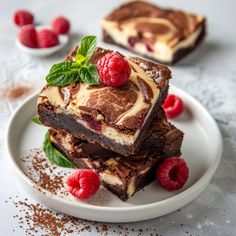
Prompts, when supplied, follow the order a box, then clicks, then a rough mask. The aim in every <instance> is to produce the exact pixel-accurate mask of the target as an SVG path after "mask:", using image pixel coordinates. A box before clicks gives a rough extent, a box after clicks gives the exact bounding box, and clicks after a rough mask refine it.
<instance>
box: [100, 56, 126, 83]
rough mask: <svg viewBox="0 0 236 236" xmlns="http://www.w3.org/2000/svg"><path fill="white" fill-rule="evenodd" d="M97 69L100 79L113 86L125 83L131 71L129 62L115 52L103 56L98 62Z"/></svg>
mask: <svg viewBox="0 0 236 236" xmlns="http://www.w3.org/2000/svg"><path fill="white" fill-rule="evenodd" d="M97 70H98V73H99V76H100V81H101V82H102V83H103V84H106V85H108V86H113V87H119V86H123V85H125V83H126V82H127V80H128V78H129V76H130V73H131V68H130V66H129V63H128V62H127V61H126V60H125V59H124V58H123V57H122V56H120V55H119V54H117V53H115V52H111V53H107V54H106V55H105V56H103V57H102V58H101V59H100V60H99V61H98V62H97Z"/></svg>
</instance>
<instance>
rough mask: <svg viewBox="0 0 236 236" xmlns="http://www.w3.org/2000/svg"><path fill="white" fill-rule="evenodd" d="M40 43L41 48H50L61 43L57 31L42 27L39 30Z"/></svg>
mask: <svg viewBox="0 0 236 236" xmlns="http://www.w3.org/2000/svg"><path fill="white" fill-rule="evenodd" d="M38 43H39V47H40V48H50V47H53V46H56V45H58V44H59V39H58V36H57V34H56V33H54V32H53V31H51V30H48V29H42V30H40V31H39V32H38Z"/></svg>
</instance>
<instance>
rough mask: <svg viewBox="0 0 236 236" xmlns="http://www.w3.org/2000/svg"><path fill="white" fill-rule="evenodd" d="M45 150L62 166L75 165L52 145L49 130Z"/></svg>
mask: <svg viewBox="0 0 236 236" xmlns="http://www.w3.org/2000/svg"><path fill="white" fill-rule="evenodd" d="M43 151H44V152H45V154H46V156H47V157H48V159H49V160H50V161H51V162H52V163H54V164H56V165H58V166H61V167H74V165H73V164H72V163H71V162H70V161H69V160H68V159H67V158H66V157H65V156H64V155H63V154H62V153H60V152H59V151H58V150H57V149H56V148H55V147H54V146H53V145H52V143H51V140H50V134H49V132H47V133H46V135H45V137H44V141H43Z"/></svg>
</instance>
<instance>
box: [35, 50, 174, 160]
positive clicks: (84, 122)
mask: <svg viewBox="0 0 236 236" xmlns="http://www.w3.org/2000/svg"><path fill="white" fill-rule="evenodd" d="M75 51H76V48H75V49H74V50H73V51H72V52H71V53H70V54H69V55H68V56H67V57H66V60H73V58H74V53H75ZM108 52H111V51H110V50H105V49H102V48H97V50H96V51H95V52H94V54H93V56H92V58H91V61H90V62H91V63H94V64H96V63H97V61H98V60H99V59H100V58H101V57H102V56H104V55H105V54H106V53H108ZM125 59H126V60H127V61H128V63H129V64H130V67H131V71H132V72H131V76H130V78H129V80H128V82H127V84H126V85H125V86H123V87H119V88H117V87H109V86H105V85H98V86H89V85H86V84H84V83H79V82H78V83H75V84H72V85H69V86H63V87H56V86H45V87H44V88H43V90H42V91H41V93H40V95H39V99H38V103H37V108H38V114H39V118H40V120H41V122H42V123H43V124H44V125H46V126H49V127H52V128H55V129H57V130H64V131H66V132H67V133H70V134H72V135H73V136H75V137H77V138H79V139H82V140H86V141H88V142H90V143H94V144H95V143H96V144H99V145H101V146H103V147H104V148H106V149H109V150H111V151H114V152H117V153H120V154H122V155H125V156H128V155H132V154H135V153H136V152H137V151H138V150H139V148H140V146H141V143H142V141H143V139H144V136H145V132H146V130H147V129H148V128H149V126H150V124H151V123H152V121H153V119H154V116H156V113H157V112H158V110H160V107H161V105H162V104H163V102H164V100H165V98H166V96H167V91H168V84H169V80H170V78H171V72H170V70H169V69H168V68H167V67H166V66H163V65H160V64H157V63H153V62H150V61H147V60H144V59H141V58H138V57H125Z"/></svg>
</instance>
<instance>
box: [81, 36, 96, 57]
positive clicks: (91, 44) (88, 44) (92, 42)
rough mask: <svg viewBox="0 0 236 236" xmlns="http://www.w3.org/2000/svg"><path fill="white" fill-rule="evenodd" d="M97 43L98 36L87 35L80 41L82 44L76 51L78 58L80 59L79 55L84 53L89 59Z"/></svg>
mask: <svg viewBox="0 0 236 236" xmlns="http://www.w3.org/2000/svg"><path fill="white" fill-rule="evenodd" d="M96 45H97V37H96V36H92V35H90V36H85V37H83V39H82V40H81V42H80V46H79V48H78V50H77V53H76V60H79V57H80V56H81V55H82V56H83V57H85V58H86V59H87V61H89V59H90V58H91V56H92V55H93V52H94V50H95V48H96Z"/></svg>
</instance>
